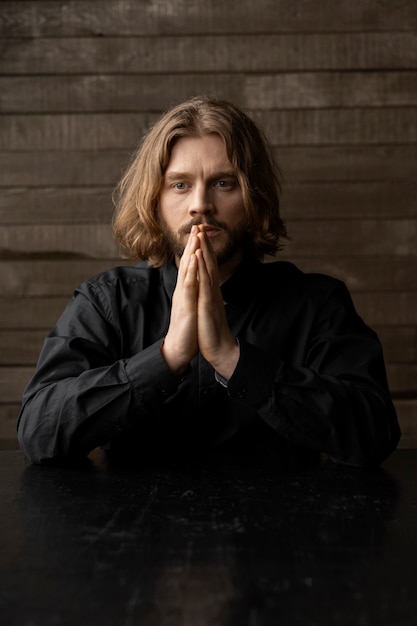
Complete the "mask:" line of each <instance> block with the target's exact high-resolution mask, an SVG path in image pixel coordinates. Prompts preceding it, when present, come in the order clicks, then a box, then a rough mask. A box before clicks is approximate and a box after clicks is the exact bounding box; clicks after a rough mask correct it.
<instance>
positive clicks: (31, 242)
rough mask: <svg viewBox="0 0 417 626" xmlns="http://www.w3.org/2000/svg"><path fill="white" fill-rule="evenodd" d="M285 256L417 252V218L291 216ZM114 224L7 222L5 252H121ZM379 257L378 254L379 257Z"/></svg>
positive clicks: (1, 237)
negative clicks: (316, 218) (372, 218)
mask: <svg viewBox="0 0 417 626" xmlns="http://www.w3.org/2000/svg"><path fill="white" fill-rule="evenodd" d="M288 231H289V235H290V237H291V240H290V241H289V242H288V243H286V245H285V257H286V258H287V257H291V258H297V257H298V256H310V257H313V256H320V257H321V256H327V257H335V256H337V257H339V256H350V255H355V256H361V257H378V256H379V255H385V254H387V253H389V254H390V255H392V254H393V255H396V256H398V257H402V256H405V257H410V256H416V255H417V246H416V240H417V218H416V219H403V220H399V219H397V220H395V219H391V220H383V219H380V220H364V219H363V220H342V219H340V220H337V221H336V220H311V221H310V220H304V221H301V220H299V221H294V222H291V221H289V223H288ZM120 253H121V250H120V247H119V246H118V245H117V244H116V242H115V240H114V238H113V234H112V230H111V227H110V225H109V224H97V223H94V224H77V223H75V224H74V223H69V224H31V225H26V224H22V225H15V224H13V225H7V224H4V225H3V227H2V228H1V229H0V258H1V259H6V260H7V259H19V258H30V257H31V256H33V257H35V258H40V255H47V256H48V257H49V258H52V257H53V256H55V257H57V258H59V257H60V256H61V257H62V256H67V257H68V256H69V255H71V256H76V257H78V258H115V257H117V256H120ZM376 260H377V261H378V258H377V259H376Z"/></svg>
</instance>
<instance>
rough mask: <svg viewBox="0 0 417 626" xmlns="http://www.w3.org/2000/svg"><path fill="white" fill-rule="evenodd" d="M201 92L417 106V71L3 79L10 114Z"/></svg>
mask: <svg viewBox="0 0 417 626" xmlns="http://www.w3.org/2000/svg"><path fill="white" fill-rule="evenodd" d="M161 84H163V85H164V89H163V90H162V89H161ZM28 93H30V94H31V97H30V98H28V97H27V94H28ZM198 93H211V94H215V95H217V96H219V97H221V98H225V99H227V100H231V101H233V102H235V103H236V104H238V105H240V106H241V107H243V108H248V109H252V108H254V109H275V108H278V109H284V108H285V109H298V108H302V109H309V108H313V109H318V108H333V107H344V108H351V107H363V108H368V107H371V108H372V107H375V106H381V107H392V106H398V107H404V106H415V105H416V104H417V72H416V71H412V70H404V71H385V72H378V71H367V72H288V73H270V74H266V73H265V74H258V73H254V74H251V73H248V74H244V73H241V72H240V73H229V74H227V73H207V74H205V73H203V72H202V73H195V74H191V73H184V74H160V75H153V74H152V75H148V74H141V75H137V77H136V79H132V76H124V75H119V74H113V75H94V76H90V75H85V74H82V75H77V76H74V75H72V74H71V75H69V76H60V75H58V76H42V75H40V76H24V77H22V76H2V77H0V109H1V110H2V111H3V112H5V113H34V112H37V113H45V112H89V111H109V110H113V111H134V112H137V111H149V110H153V111H161V110H163V109H165V108H166V107H167V106H169V105H170V104H172V103H173V102H178V101H179V100H182V99H184V98H189V97H190V96H194V95H196V94H198Z"/></svg>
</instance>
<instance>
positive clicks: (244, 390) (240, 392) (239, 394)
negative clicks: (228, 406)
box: [236, 389, 246, 400]
mask: <svg viewBox="0 0 417 626" xmlns="http://www.w3.org/2000/svg"><path fill="white" fill-rule="evenodd" d="M236 395H237V397H238V398H239V399H240V400H242V398H244V397H245V396H246V389H241V390H240V391H238V392H237V394H236Z"/></svg>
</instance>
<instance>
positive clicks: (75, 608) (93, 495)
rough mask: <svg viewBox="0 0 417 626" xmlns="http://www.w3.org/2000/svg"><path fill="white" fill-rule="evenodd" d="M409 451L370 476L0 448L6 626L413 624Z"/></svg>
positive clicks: (415, 518)
mask: <svg viewBox="0 0 417 626" xmlns="http://www.w3.org/2000/svg"><path fill="white" fill-rule="evenodd" d="M416 496H417V450H414V451H412V450H398V451H396V452H395V453H394V454H393V455H392V456H391V457H390V458H389V459H387V461H385V463H384V464H383V465H382V466H381V467H380V468H378V469H374V470H366V471H360V470H354V469H346V468H340V467H336V466H333V465H332V464H329V463H324V464H323V463H322V464H320V465H319V466H316V467H298V468H297V467H291V468H289V467H287V468H282V467H276V466H273V465H271V464H270V463H263V461H262V460H259V461H258V462H254V461H253V462H251V463H246V464H239V463H237V462H236V463H235V462H231V461H228V460H225V459H223V460H219V459H216V460H202V461H200V462H197V461H195V462H193V463H190V464H187V463H184V464H183V465H182V466H180V467H178V466H176V465H173V464H168V465H167V466H166V467H162V468H161V467H160V468H151V467H147V468H126V467H125V468H122V467H109V466H108V465H106V464H105V463H102V462H101V460H100V459H99V458H96V459H94V460H93V461H92V462H91V463H90V464H89V465H86V466H85V467H84V466H83V467H72V468H69V467H66V468H62V467H61V468H57V467H40V466H34V465H30V464H28V463H27V462H26V461H25V460H24V458H23V457H22V455H21V453H20V452H17V451H7V452H6V451H4V452H0V497H1V516H0V540H1V550H0V623H1V624H4V626H14V625H19V626H37V625H42V626H49V625H50V626H52V625H54V626H67V625H71V626H76V625H79V626H84V624H85V625H87V624H88V625H89V626H95V625H103V626H107V625H109V626H157V625H158V626H159V625H164V626H165V625H166V626H209V625H210V626H223V625H224V626H232V625H233V626H276V625H282V626H292V625H295V624H297V625H300V626H313V625H317V626H327V625H331V626H339V625H340V626H344V625H348V624H349V625H355V626H358V625H359V626H373V625H375V626H411V625H413V626H415V625H417V511H416V502H417V501H416Z"/></svg>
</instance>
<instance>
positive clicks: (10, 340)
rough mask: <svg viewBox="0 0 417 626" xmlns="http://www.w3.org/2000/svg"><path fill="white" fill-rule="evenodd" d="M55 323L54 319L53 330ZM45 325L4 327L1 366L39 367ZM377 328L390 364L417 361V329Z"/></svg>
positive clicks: (28, 304)
mask: <svg viewBox="0 0 417 626" xmlns="http://www.w3.org/2000/svg"><path fill="white" fill-rule="evenodd" d="M26 307H27V308H28V309H31V301H30V300H27V301H26ZM0 310H1V309H0ZM54 321H55V320H54ZM54 321H52V316H51V328H52V325H53V323H54ZM368 323H369V322H368ZM41 324H42V325H44V324H45V321H44V320H43V319H41V320H39V322H38V321H37V320H36V319H33V327H34V329H33V330H27V329H24V330H15V329H14V330H11V329H6V330H5V329H2V328H1V327H0V365H3V366H6V365H7V366H11V365H16V366H33V365H35V364H36V362H37V360H38V356H39V353H40V350H41V347H42V344H43V340H44V339H45V337H46V335H47V333H48V332H49V330H50V329H49V328H48V329H44V328H42V329H36V328H37V326H38V325H41ZM374 329H375V330H376V332H377V333H378V336H379V338H380V340H381V343H382V346H383V349H384V355H385V360H386V362H387V363H414V362H417V326H381V327H374Z"/></svg>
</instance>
